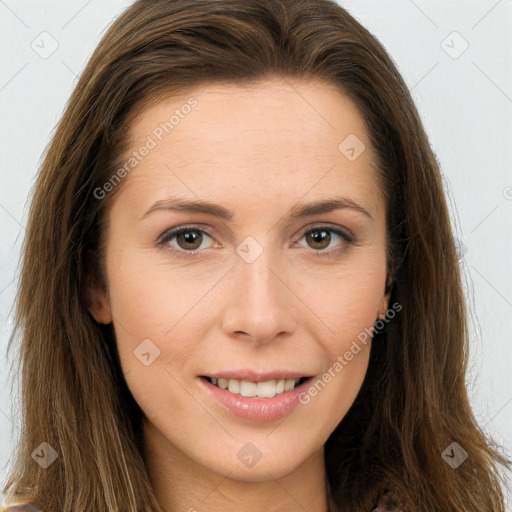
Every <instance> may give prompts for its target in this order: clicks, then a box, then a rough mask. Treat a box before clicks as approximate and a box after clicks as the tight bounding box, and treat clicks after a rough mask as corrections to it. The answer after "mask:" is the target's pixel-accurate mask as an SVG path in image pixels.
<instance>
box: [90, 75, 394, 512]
mask: <svg viewBox="0 0 512 512" xmlns="http://www.w3.org/2000/svg"><path fill="white" fill-rule="evenodd" d="M191 96H193V97H194V98H196V99H197V101H198V105H197V107H196V108H194V109H193V110H192V111H191V112H190V114H188V115H187V116H185V117H184V119H182V120H180V123H179V124H178V125H177V126H176V127H175V128H174V129H173V131H172V133H170V134H168V135H166V136H165V137H164V138H163V140H162V141H161V142H159V143H158V145H157V146H156V147H155V148H154V149H152V150H151V151H150V152H149V154H148V155H147V156H145V157H144V158H143V159H142V160H141V161H140V163H138V165H137V166H136V167H134V168H133V170H132V171H131V172H130V173H129V175H128V176H127V177H125V178H124V181H123V182H122V184H121V186H122V189H121V190H119V191H118V192H119V193H118V194H117V195H116V196H115V198H114V201H113V203H112V207H111V210H110V214H109V215H110V225H109V231H108V236H107V246H106V255H105V268H106V281H107V282H106V283H105V287H104V288H101V287H98V288H97V289H94V290H93V291H92V295H91V307H90V311H91V313H92V314H93V316H94V318H95V319H96V321H98V322H101V323H109V322H113V324H114V328H115V332H116V337H117V343H118V348H119V354H120V359H121V365H122V369H123V372H124V375H125V378H126V382H127V384H128V386H129V388H130V390H131V392H132V394H133V396H134V398H135V400H136V401H137V402H138V404H139V405H140V407H141V409H142V410H143V412H144V414H145V426H144V437H145V440H146V447H145V449H144V456H145V460H146V464H147V468H148V472H149V475H150V480H151V483H152V485H153V487H154V489H155V493H156V496H157V499H158V501H159V503H160V504H161V506H162V508H163V509H164V510H165V511H166V512H178V511H189V512H192V511H194V510H197V511H198V512H204V511H210V512H212V511H220V510H222V511H223V512H231V511H237V512H240V511H241V510H247V511H249V510H250V511H253V512H254V511H266V512H268V511H280V512H287V511H290V512H292V511H293V512H296V511H297V510H298V509H300V508H301V507H303V509H305V510H309V511H315V512H325V511H326V510H327V498H326V492H325V489H326V473H325V468H324V462H323V457H324V452H323V450H324V448H323V447H324V443H325V442H326V440H327V438H328V437H329V435H330V434H331V433H332V431H333V430H334V429H335V427H336V426H337V425H338V423H339V422H340V421H341V420H342V418H343V417H344V415H345V414H346V412H347V411H348V409H349V408H350V406H351V404H352V403H353V401H354V399H355V397H356V395H357V393H358V391H359V389H360V387H361V384H362V382H363V379H364V376H365V373H366V370H367V367H368V358H369V352H370V351H369V347H370V344H368V346H367V347H366V348H363V350H361V351H360V352H359V353H358V354H357V355H355V356H354V357H353V359H352V360H351V361H350V362H349V363H348V364H347V365H346V366H345V367H344V368H343V370H342V371H340V372H338V373H337V374H336V377H335V378H333V379H332V380H331V382H329V383H328V384H327V385H326V386H325V388H324V389H322V391H321V392H319V393H318V394H317V395H316V396H315V397H312V398H311V400H310V402H309V403H308V404H307V405H299V406H298V407H297V408H295V409H294V410H293V411H292V412H291V413H290V414H289V415H288V416H286V417H285V418H283V419H280V420H277V421H272V422H255V421H250V420H247V419H243V418H239V417H237V416H234V415H233V414H232V413H230V412H228V411H226V410H224V409H223V408H222V407H221V406H220V405H219V404H218V403H217V402H216V401H215V400H214V399H212V398H211V397H210V396H208V395H207V393H205V391H204V389H203V387H202V386H201V385H200V382H199V381H198V376H199V375H208V374H212V373H214V372H216V371H221V370H226V369H239V368H252V369H255V370H272V369H283V368H284V369H290V370H300V371H301V372H302V373H303V374H304V375H317V376H318V377H321V375H322V374H323V372H325V371H326V370H327V369H328V368H329V367H331V366H332V364H333V362H334V361H335V360H336V358H337V357H338V356H343V354H345V352H346V351H347V350H349V348H350V346H351V344H352V343H353V341H354V340H356V339H357V336H358V334H360V333H361V332H363V331H364V329H365V328H367V329H369V328H371V327H372V326H373V325H374V323H375V321H376V319H377V317H378V315H383V314H384V313H385V311H386V309H387V307H388V299H389V297H387V296H385V294H384V290H385V283H386V255H385V204H384V198H383V194H382V192H381V189H380V187H379V184H378V182H377V179H376V172H375V159H374V153H373V150H372V148H371V147H370V142H369V139H368V135H367V131H366V127H365V125H364V121H363V119H362V117H361V115H360V114H359V112H358V111H357V109H356V107H355V105H354V104H353V103H352V102H351V101H350V100H349V99H348V97H347V96H345V95H344V94H342V93H341V92H340V91H339V90H337V89H335V88H334V87H333V86H332V85H327V84H325V83H317V82H312V81H299V80H295V81H290V80H288V79H287V80H284V79H281V78H275V79H271V80H266V81H265V82H260V83H258V84H256V85H254V84H253V85H251V86H238V85H233V84H227V85H226V84H216V85H209V86H207V87H205V88H204V89H196V90H194V91H193V92H192V93H191V94H189V95H184V96H179V97H178V96H176V97H173V98H169V99H166V100H162V101H160V102H158V103H156V104H154V105H153V106H151V107H149V108H147V109H146V110H145V111H143V112H142V113H141V115H139V116H138V117H137V118H136V119H135V122H134V123H133V124H132V125H131V135H132V137H131V147H130V150H129V151H128V152H127V158H128V157H129V156H130V155H131V153H132V152H133V151H136V150H137V149H138V148H140V146H141V144H143V143H144V141H145V140H146V139H147V137H148V135H150V134H151V133H152V131H153V130H154V129H155V127H157V126H158V125H159V123H161V122H164V121H165V120H167V119H169V116H170V114H172V112H173V111H174V110H175V109H176V108H179V107H180V106H181V105H183V104H185V103H186V102H187V100H188V99H189V98H190V97H191ZM350 134H355V135H356V136H357V137H358V138H359V139H360V140H361V141H362V142H363V143H364V144H365V146H366V150H365V151H363V152H362V154H360V156H359V157H358V158H357V159H355V160H354V161H350V160H349V159H347V158H346V157H345V155H344V154H342V153H341V152H340V151H339V150H338V146H339V144H340V143H341V142H342V141H343V140H344V139H345V138H346V137H347V136H348V135H350ZM171 196H179V197H180V198H182V199H185V198H186V199H192V200H194V199H195V200H197V199H201V200H207V201H212V202H215V203H218V204H220V205H222V206H224V207H226V208H229V209H230V210H232V211H233V213H234V215H233V218H232V219H231V220H224V219H220V218H218V217H215V216H212V215H209V214H205V213H189V212H183V211H182V212H180V211H169V210H158V211H155V212H153V213H151V214H148V215H147V216H146V217H144V218H142V219H141V217H143V216H144V214H145V213H146V212H147V211H148V210H149V209H150V207H151V206H152V205H153V204H154V203H155V202H156V201H159V200H162V199H166V198H168V197H171ZM335 196H344V197H347V198H350V199H351V200H352V201H355V202H356V203H358V204H359V205H361V206H362V207H363V208H364V209H365V210H366V211H367V212H368V213H369V214H370V215H371V219H370V217H369V216H367V215H365V214H364V213H362V212H361V211H358V210H356V209H352V208H343V209H337V210H335V211H332V212H329V213H323V214H316V215H311V216H309V217H307V218H301V219H296V220H286V216H287V214H288V212H289V210H290V208H292V207H293V206H294V205H295V204H296V203H298V202H301V203H310V202H313V201H317V200H321V199H328V198H332V197H335ZM190 223H193V224H194V225H196V227H195V228H192V233H195V234H196V235H199V236H198V240H196V241H195V242H194V241H192V242H191V241H190V238H189V239H185V240H184V239H183V237H176V236H175V237H174V238H172V239H171V240H168V241H167V242H166V243H164V244H161V245H159V244H158V240H159V237H160V236H161V235H162V234H163V233H165V232H166V231H167V230H169V229H170V228H173V227H175V226H180V225H184V224H190ZM325 224H328V227H329V228H338V229H341V230H344V231H347V230H348V232H349V233H350V234H351V235H352V236H353V237H354V238H355V241H354V243H350V242H347V241H345V240H344V239H343V238H341V237H340V236H339V235H336V234H335V233H333V232H331V231H328V232H327V234H326V235H324V236H323V238H322V237H318V233H317V238H314V234H315V232H314V231H311V230H313V229H314V228H315V227H319V226H323V225H325ZM198 228H205V229H208V228H210V232H209V234H207V233H204V232H201V231H199V233H198V232H197V231H194V229H196V230H197V229H198ZM324 229H325V228H324ZM320 231H321V230H320ZM201 235H202V238H201ZM249 236H250V237H253V238H254V239H255V240H256V241H257V243H258V244H259V245H260V246H261V248H262V249H263V252H262V253H261V255H260V256H259V257H258V258H256V259H255V261H253V262H252V263H248V262H247V261H245V260H244V259H243V258H242V257H240V256H239V255H238V254H237V252H236V248H237V246H238V245H239V244H240V243H241V242H242V241H243V240H244V239H245V238H246V237H249ZM189 237H190V235H189ZM192 240H193V239H192ZM187 251H189V252H188V253H187ZM192 251H197V252H198V254H196V255H191V254H190V252H192ZM321 251H323V253H324V254H323V256H319V255H318V254H317V253H319V252H321ZM180 255H181V257H180ZM145 339H150V340H151V342H152V343H154V345H155V346H157V347H158V349H159V350H160V354H159V356H158V357H157V358H156V359H155V360H154V361H153V362H152V363H151V364H150V365H149V366H145V365H144V364H142V363H141V361H140V360H139V359H138V358H137V357H135V355H134V350H136V349H137V347H138V346H139V345H140V344H141V342H142V341H143V340H145ZM248 442H251V443H252V444H253V445H255V446H256V447H257V449H258V450H259V452H260V453H261V459H260V460H259V461H258V462H257V463H256V464H255V465H253V466H252V467H246V466H245V465H244V464H242V463H241V461H240V460H239V458H238V457H237V453H238V451H239V450H240V449H241V448H242V447H243V446H244V445H246V443H248Z"/></svg>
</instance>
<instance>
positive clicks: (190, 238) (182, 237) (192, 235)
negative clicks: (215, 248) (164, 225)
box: [176, 231, 202, 249]
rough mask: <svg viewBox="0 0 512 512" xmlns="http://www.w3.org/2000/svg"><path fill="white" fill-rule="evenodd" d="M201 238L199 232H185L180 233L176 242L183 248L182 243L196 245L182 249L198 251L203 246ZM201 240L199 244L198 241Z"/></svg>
mask: <svg viewBox="0 0 512 512" xmlns="http://www.w3.org/2000/svg"><path fill="white" fill-rule="evenodd" d="M201 236H202V235H200V234H199V232H198V231H183V232H182V233H178V234H177V235H176V240H177V241H178V243H179V244H180V246H181V243H180V241H185V243H186V244H194V242H196V244H195V245H194V246H193V247H190V246H185V247H182V248H184V249H197V248H198V247H199V246H200V245H201ZM198 240H199V244H197V241H198Z"/></svg>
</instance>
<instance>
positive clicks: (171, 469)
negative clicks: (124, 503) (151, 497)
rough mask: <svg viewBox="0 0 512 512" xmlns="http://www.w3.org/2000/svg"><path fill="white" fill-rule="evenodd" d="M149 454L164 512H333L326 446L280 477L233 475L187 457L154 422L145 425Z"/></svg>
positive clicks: (148, 462) (150, 470) (146, 452)
mask: <svg viewBox="0 0 512 512" xmlns="http://www.w3.org/2000/svg"><path fill="white" fill-rule="evenodd" d="M144 441H145V448H144V458H145V462H146V467H147V470H148V474H149V478H150V482H151V485H152V487H153V489H154V492H155V496H156V499H157V501H158V503H159V504H160V506H161V507H162V510H163V511H165V512H239V511H240V510H251V511H252V512H297V510H308V511H309V512H329V506H328V498H327V496H328V493H327V479H326V472H325V463H324V452H323V448H322V449H320V450H318V451H317V452H315V453H314V454H313V455H312V456H311V457H310V458H309V459H307V460H306V461H304V463H303V464H302V465H301V466H300V467H298V468H296V469H295V470H293V471H292V472H291V473H289V474H287V475H285V476H284V477H281V478H274V477H272V475H271V474H270V473H269V476H268V480H265V481H258V482H247V481H240V480H235V479H233V478H230V476H229V475H230V473H229V472H228V473H227V474H225V475H224V474H220V473H216V472H214V471H212V470H210V469H209V468H206V467H205V466H203V465H202V464H199V463H197V462H195V461H193V460H191V459H190V458H189V457H187V456H186V455H185V454H184V453H183V452H182V451H180V450H179V449H178V448H177V447H175V446H174V445H172V444H171V443H170V442H168V440H167V439H165V438H164V437H163V436H162V434H161V433H160V432H159V431H158V430H157V429H156V428H154V427H153V426H151V425H148V424H146V425H145V428H144Z"/></svg>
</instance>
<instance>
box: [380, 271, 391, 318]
mask: <svg viewBox="0 0 512 512" xmlns="http://www.w3.org/2000/svg"><path fill="white" fill-rule="evenodd" d="M391 285H392V278H391V276H389V275H388V277H387V279H386V289H385V290H384V291H385V294H384V296H383V297H382V299H381V301H380V305H379V312H378V318H379V319H382V318H384V317H385V316H386V311H387V310H388V307H389V298H390V296H391Z"/></svg>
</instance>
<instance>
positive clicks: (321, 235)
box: [307, 229, 331, 249]
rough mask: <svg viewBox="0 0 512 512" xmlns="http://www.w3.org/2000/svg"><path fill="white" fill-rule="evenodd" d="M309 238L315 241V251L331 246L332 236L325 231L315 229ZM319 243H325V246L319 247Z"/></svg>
mask: <svg viewBox="0 0 512 512" xmlns="http://www.w3.org/2000/svg"><path fill="white" fill-rule="evenodd" d="M307 237H308V238H309V240H313V247H314V248H315V249H325V248H326V247H328V246H329V242H330V241H331V235H330V234H329V232H328V231H326V230H325V229H313V230H312V231H310V232H309V234H308V235H307ZM325 237H327V238H325ZM322 239H323V240H322ZM325 241H327V244H325ZM318 243H320V244H322V243H324V245H323V246H322V245H321V246H320V247H319V246H318V245H316V244H318Z"/></svg>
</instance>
